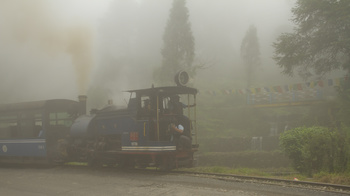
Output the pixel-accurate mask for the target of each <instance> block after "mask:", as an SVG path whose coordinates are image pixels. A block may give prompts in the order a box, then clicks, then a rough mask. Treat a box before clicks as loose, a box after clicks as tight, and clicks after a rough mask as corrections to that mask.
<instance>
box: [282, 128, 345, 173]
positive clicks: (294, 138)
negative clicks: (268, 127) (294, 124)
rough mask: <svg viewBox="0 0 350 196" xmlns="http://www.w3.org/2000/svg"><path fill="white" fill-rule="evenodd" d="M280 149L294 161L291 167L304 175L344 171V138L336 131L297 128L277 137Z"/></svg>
mask: <svg viewBox="0 0 350 196" xmlns="http://www.w3.org/2000/svg"><path fill="white" fill-rule="evenodd" d="M280 144H281V147H282V150H283V151H284V152H285V153H286V154H287V156H288V157H289V158H290V159H291V160H292V161H293V166H294V168H295V169H296V170H297V171H299V172H301V173H303V174H306V175H309V176H311V175H312V173H315V172H320V171H327V172H333V171H335V170H337V171H341V170H345V169H346V167H344V164H346V159H345V160H344V159H343V158H344V157H345V156H347V154H346V150H344V146H345V144H346V143H345V141H344V140H342V137H341V136H340V135H339V132H336V131H330V130H329V129H328V128H326V127H317V126H314V127H298V128H295V129H292V130H289V131H286V132H285V133H283V134H282V135H281V136H280Z"/></svg>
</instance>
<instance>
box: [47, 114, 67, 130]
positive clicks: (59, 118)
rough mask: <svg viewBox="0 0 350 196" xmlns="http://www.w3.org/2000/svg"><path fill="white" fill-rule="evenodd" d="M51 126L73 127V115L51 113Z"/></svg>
mask: <svg viewBox="0 0 350 196" xmlns="http://www.w3.org/2000/svg"><path fill="white" fill-rule="evenodd" d="M49 118H50V125H54V126H55V125H60V126H65V127H69V126H71V125H72V123H73V120H72V115H70V114H69V113H68V112H51V113H50V115H49Z"/></svg>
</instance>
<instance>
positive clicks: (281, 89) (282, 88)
mask: <svg viewBox="0 0 350 196" xmlns="http://www.w3.org/2000/svg"><path fill="white" fill-rule="evenodd" d="M345 80H348V77H347V76H345V77H341V78H335V79H328V80H318V81H311V82H305V83H297V84H290V85H278V86H269V87H257V88H244V89H221V90H205V91H199V94H209V95H214V96H215V95H258V94H260V93H263V94H266V93H286V92H292V91H307V90H310V89H315V88H324V87H332V86H333V87H334V86H340V84H342V83H343V82H344V81H345Z"/></svg>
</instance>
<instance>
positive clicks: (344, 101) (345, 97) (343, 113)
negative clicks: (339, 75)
mask: <svg viewBox="0 0 350 196" xmlns="http://www.w3.org/2000/svg"><path fill="white" fill-rule="evenodd" d="M337 91H338V101H337V104H338V108H340V110H339V112H338V113H337V117H338V119H339V120H340V121H341V122H343V123H344V124H345V125H347V126H350V122H349V118H350V80H349V79H347V78H346V80H344V81H343V82H342V84H341V85H340V86H339V87H338V89H337Z"/></svg>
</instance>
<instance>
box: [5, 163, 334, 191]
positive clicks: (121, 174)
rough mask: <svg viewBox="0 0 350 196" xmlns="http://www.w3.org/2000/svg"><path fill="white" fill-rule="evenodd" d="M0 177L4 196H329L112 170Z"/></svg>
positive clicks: (17, 172)
mask: <svg viewBox="0 0 350 196" xmlns="http://www.w3.org/2000/svg"><path fill="white" fill-rule="evenodd" d="M0 174H1V177H0V193H1V195H7V196H17V195H18V196H22V195H26V196H32V195H33V196H34V195H35V196H40V195H55V196H69V195H74V196H79V195H84V196H90V195H103V196H108V195H146V196H153V195H162V196H163V195H181V196H182V195H200V196H209V195H210V196H212V195H223V196H228V195H230V196H252V195H259V196H260V195H318V196H319V195H329V194H327V193H322V192H321V193H320V192H313V191H307V190H300V189H291V188H286V187H275V186H269V185H262V184H254V183H242V182H226V181H222V180H215V179H209V178H199V177H194V176H183V175H174V174H166V173H161V172H159V173H156V174H154V173H152V174H150V173H145V172H140V171H134V170H133V171H130V170H121V169H115V168H99V169H92V168H87V167H53V168H38V167H22V166H20V167H19V166H16V167H13V166H11V167H9V166H7V167H0Z"/></svg>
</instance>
